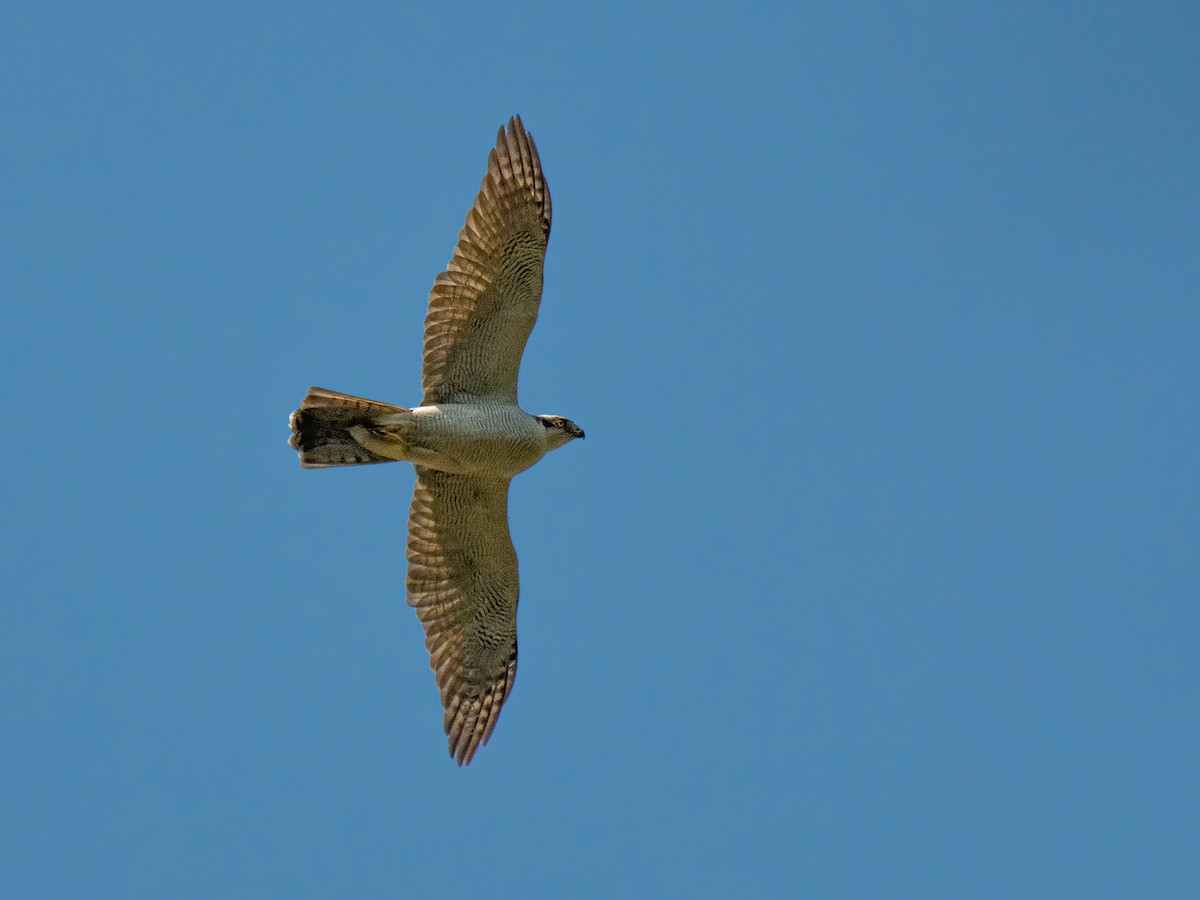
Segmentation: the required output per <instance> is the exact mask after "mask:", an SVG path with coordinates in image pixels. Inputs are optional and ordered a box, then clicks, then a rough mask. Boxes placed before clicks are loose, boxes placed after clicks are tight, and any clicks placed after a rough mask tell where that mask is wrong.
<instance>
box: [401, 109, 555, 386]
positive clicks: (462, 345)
mask: <svg viewBox="0 0 1200 900" xmlns="http://www.w3.org/2000/svg"><path fill="white" fill-rule="evenodd" d="M549 237H550V190H549V189H548V188H547V187H546V181H545V179H544V178H543V177H542V164H541V161H540V160H539V159H538V152H537V147H536V146H534V143H533V138H532V137H531V136H530V135H529V133H528V132H526V131H525V126H524V125H522V124H521V119H520V117H519V116H515V117H513V118H512V119H509V122H508V128H507V129H504V128H501V129H500V133H499V135H498V136H497V138H496V147H495V149H493V150H491V151H490V152H489V153H488V167H487V174H485V175H484V176H483V183H482V184H481V185H480V186H479V193H478V194H477V195H476V197H475V204H474V206H472V207H471V208H470V210H468V211H467V220H466V223H465V224H464V225H463V227H462V230H461V231H459V233H458V243H457V244H456V245H455V247H454V254H453V255H452V256H451V257H450V262H449V263H447V264H446V271H444V272H442V273H441V274H439V275H438V276H437V278H435V279H434V282H433V288H432V289H431V290H430V291H429V312H428V313H427V315H426V316H425V344H424V356H423V360H422V365H421V388H422V390H423V391H424V394H425V399H424V400H423V401H422V402H423V404H424V405H429V404H433V403H454V402H462V401H468V402H469V401H471V400H475V399H481V398H487V399H492V400H497V401H499V402H503V403H516V402H517V370H518V368H519V367H520V365H521V354H522V353H523V352H524V350H525V341H526V340H527V339H528V337H529V332H530V330H531V329H532V328H533V323H534V321H535V320H536V319H537V313H538V303H539V302H540V300H541V296H542V261H543V260H544V259H545V256H546V241H547V239H548V238H549Z"/></svg>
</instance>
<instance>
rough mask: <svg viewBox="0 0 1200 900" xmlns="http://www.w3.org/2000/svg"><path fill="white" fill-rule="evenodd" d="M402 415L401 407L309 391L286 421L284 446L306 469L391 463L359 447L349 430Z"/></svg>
mask: <svg viewBox="0 0 1200 900" xmlns="http://www.w3.org/2000/svg"><path fill="white" fill-rule="evenodd" d="M402 412H407V410H406V409H405V408H404V407H402V406H392V404H390V403H380V402H379V401H377V400H368V399H366V398H365V397H355V396H354V395H353V394H342V393H339V392H338V391H330V390H326V389H325V388H319V387H312V388H309V389H308V393H307V394H305V395H304V399H303V400H301V401H300V408H299V409H298V410H296V411H295V412H294V413H292V416H291V418H290V419H289V420H288V424H289V425H290V426H291V428H292V436H291V438H289V440H288V443H289V444H291V445H292V446H293V447H295V448H296V449H297V450H299V451H300V465H302V466H303V467H304V468H306V469H320V468H325V467H326V466H357V465H363V464H365V463H381V462H393V461H394V460H393V459H392V458H390V457H386V456H380V455H379V454H377V453H372V452H371V451H370V450H368V449H367V448H365V447H363V446H362V444H360V443H359V442H358V441H356V440H355V439H354V437H353V435H352V434H351V432H350V429H352V428H354V427H356V426H365V427H370V426H371V425H372V424H373V423H374V422H375V420H376V419H377V418H378V417H379V416H386V415H390V414H392V413H402Z"/></svg>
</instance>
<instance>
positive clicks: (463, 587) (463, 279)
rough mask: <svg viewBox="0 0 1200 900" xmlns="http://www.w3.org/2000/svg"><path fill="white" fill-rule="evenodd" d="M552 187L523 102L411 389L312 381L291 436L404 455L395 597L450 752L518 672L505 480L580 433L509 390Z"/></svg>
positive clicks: (328, 455) (362, 459) (441, 285)
mask: <svg viewBox="0 0 1200 900" xmlns="http://www.w3.org/2000/svg"><path fill="white" fill-rule="evenodd" d="M549 236H550V191H549V189H548V188H547V187H546V180H545V178H544V177H543V175H542V164H541V160H540V159H539V158H538V152H537V147H536V146H535V145H534V143H533V137H532V135H530V134H529V133H528V132H527V131H526V130H525V126H524V125H523V124H522V123H521V118H520V116H515V117H513V118H512V119H510V120H509V121H508V127H507V128H501V129H500V133H499V135H498V136H497V137H496V146H495V148H494V149H493V150H491V151H490V152H489V153H488V162H487V173H486V174H485V175H484V176H483V183H482V184H481V185H480V187H479V193H478V194H477V195H476V197H475V203H474V205H472V207H471V208H470V209H469V210H468V211H467V219H466V222H465V224H464V225H463V227H462V229H461V230H460V231H459V233H458V243H457V244H456V245H455V247H454V253H453V255H452V256H451V257H450V262H449V263H447V265H446V270H445V271H444V272H442V273H441V274H439V275H438V276H437V278H435V279H434V281H433V288H432V289H431V290H430V292H429V309H428V312H427V313H426V316H425V339H424V350H423V356H422V361H421V390H422V392H423V394H424V396H423V398H422V400H421V404H420V405H419V406H415V407H412V408H405V407H401V406H392V405H391V404H389V403H380V402H378V401H375V400H367V399H365V398H363V397H355V396H353V395H351V394H342V393H338V392H337V391H330V390H326V389H325V388H318V387H314V388H309V391H308V393H307V394H306V395H305V397H304V399H303V400H302V401H301V402H300V408H299V409H297V410H296V411H295V412H293V413H292V416H291V420H290V425H291V429H292V436H291V439H290V441H289V443H290V444H291V445H292V446H293V447H295V448H296V449H297V450H298V451H300V465H301V466H303V467H305V468H310V469H312V468H322V467H326V466H354V465H361V464H364V463H382V462H392V461H404V462H411V463H412V464H413V468H414V469H415V470H416V475H417V478H416V483H415V485H414V487H413V498H412V505H411V506H410V507H409V513H408V547H407V557H408V579H407V596H408V602H409V604H410V605H411V606H413V607H414V608H415V609H416V612H417V617H418V618H419V619H420V621H421V625H422V626H423V627H424V629H425V648H426V649H427V650H428V651H429V665H430V667H431V668H432V669H433V671H434V675H435V679H436V681H437V686H438V689H439V690H440V691H441V697H442V707H443V709H444V710H445V716H444V719H443V727H444V728H445V730H446V734H447V736H448V737H449V739H450V755H451V756H453V757H454V758H455V759H456V760H457V761H458V764H459V765H460V766H461V765H463V764H464V763H469V762H470V761H471V759H472V757H473V756H474V755H475V751H476V750H478V749H479V747H480V746H481V745H483V744H486V743H487V741H488V738H489V737H490V736H491V734H492V730H493V729H494V728H495V727H496V720H497V717H498V716H499V715H500V708H501V706H502V705H503V704H504V700H505V698H506V697H507V696H508V694H509V691H511V690H512V685H513V678H514V677H515V676H516V673H517V554H516V551H515V550H514V549H513V544H512V538H511V536H510V535H509V531H508V485H509V482H510V481H511V480H512V477H513V476H514V475H516V474H517V473H518V472H523V471H525V470H526V469H528V468H529V467H530V466H532V465H533V464H534V463H535V462H537V461H538V460H539V459H541V458H542V456H543V455H545V454H546V453H547V452H548V451H550V450H553V449H555V448H557V447H561V446H562V445H563V444H566V443H567V442H569V441H571V440H573V439H574V438H581V437H583V436H584V435H583V429H581V428H580V427H579V426H578V425H576V424H575V423H574V422H572V421H571V420H570V419H567V418H564V417H563V416H534V415H530V414H529V413H527V412H525V411H523V410H522V409H521V407H520V406H519V405H518V403H517V370H518V368H519V367H520V364H521V354H522V352H523V351H524V349H525V341H526V339H527V338H528V337H529V332H530V330H531V329H532V328H533V323H534V320H536V319H537V313H538V304H539V303H540V301H541V295H542V263H543V260H544V259H545V256H546V242H547V240H548V238H549Z"/></svg>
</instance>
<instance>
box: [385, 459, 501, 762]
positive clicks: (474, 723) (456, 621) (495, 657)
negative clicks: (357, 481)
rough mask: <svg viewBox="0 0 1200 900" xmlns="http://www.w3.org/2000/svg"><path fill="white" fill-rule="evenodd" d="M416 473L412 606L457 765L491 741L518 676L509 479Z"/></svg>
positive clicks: (412, 520) (420, 469)
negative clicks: (439, 697)
mask: <svg viewBox="0 0 1200 900" xmlns="http://www.w3.org/2000/svg"><path fill="white" fill-rule="evenodd" d="M416 470H417V481H416V484H415V486H414V487H413V499H412V506H411V507H410V509H409V516H408V602H409V603H410V604H411V605H412V606H414V607H415V608H416V611H417V617H418V618H419V619H420V620H421V624H422V626H424V628H425V648H426V649H427V650H428V651H429V665H430V667H431V668H432V669H433V671H434V674H435V677H436V680H437V685H438V689H439V690H440V691H441V695H442V707H443V708H444V709H445V711H446V714H445V718H444V721H443V726H444V728H445V730H446V734H447V736H448V737H449V739H450V755H451V756H453V757H454V758H455V759H456V760H458V764H459V765H462V764H464V763H469V762H470V761H471V757H473V756H474V755H475V751H476V750H477V749H478V748H479V747H480V746H481V745H482V744H486V743H487V740H488V737H490V736H491V733H492V729H494V728H495V727H496V720H497V718H498V717H499V715H500V707H501V706H502V705H503V704H504V700H505V698H506V697H507V696H508V693H509V691H510V690H511V689H512V685H513V679H514V678H515V677H516V674H517V593H518V587H517V554H516V551H515V550H514V549H513V545H512V538H511V537H509V532H508V484H509V479H507V478H480V477H477V476H471V475H451V474H448V473H446V472H439V471H437V470H435V469H426V468H424V467H421V466H417V467H416Z"/></svg>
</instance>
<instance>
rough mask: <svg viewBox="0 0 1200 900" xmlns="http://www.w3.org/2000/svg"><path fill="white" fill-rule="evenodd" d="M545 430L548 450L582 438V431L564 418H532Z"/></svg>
mask: <svg viewBox="0 0 1200 900" xmlns="http://www.w3.org/2000/svg"><path fill="white" fill-rule="evenodd" d="M534 418H535V419H537V420H538V421H539V422H541V423H542V425H543V426H544V427H545V429H546V441H547V443H549V445H550V449H551V450H553V449H554V448H555V447H561V446H562V445H563V444H565V443H567V441H571V440H574V439H575V438H581V437H583V436H584V434H583V429H582V428H580V427H579V426H578V425H576V424H575V423H574V422H572V421H571V420H570V419H568V418H567V417H566V416H534Z"/></svg>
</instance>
